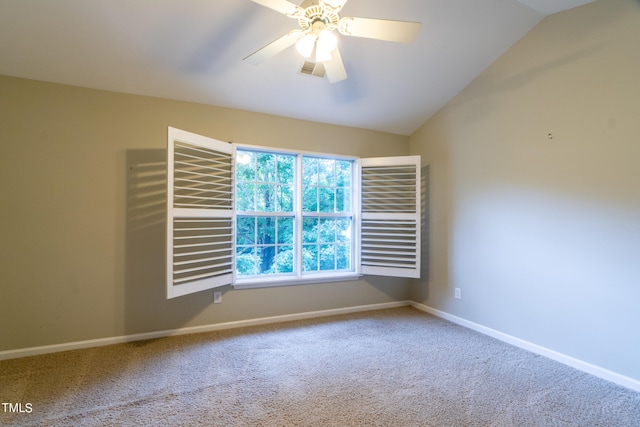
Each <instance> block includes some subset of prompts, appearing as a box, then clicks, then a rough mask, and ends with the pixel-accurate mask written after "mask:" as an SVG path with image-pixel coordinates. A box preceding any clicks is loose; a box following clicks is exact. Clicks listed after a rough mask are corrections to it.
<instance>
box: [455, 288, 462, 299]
mask: <svg viewBox="0 0 640 427" xmlns="http://www.w3.org/2000/svg"><path fill="white" fill-rule="evenodd" d="M454 292H455V294H454V296H455V297H456V299H460V298H462V293H461V292H460V288H455V290H454Z"/></svg>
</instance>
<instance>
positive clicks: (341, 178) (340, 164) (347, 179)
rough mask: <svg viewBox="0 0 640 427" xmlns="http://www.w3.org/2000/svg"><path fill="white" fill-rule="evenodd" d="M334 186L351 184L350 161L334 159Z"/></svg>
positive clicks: (348, 185)
mask: <svg viewBox="0 0 640 427" xmlns="http://www.w3.org/2000/svg"><path fill="white" fill-rule="evenodd" d="M336 186H337V187H350V186H351V162H350V161H345V160H337V161H336Z"/></svg>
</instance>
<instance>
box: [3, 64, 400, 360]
mask: <svg viewBox="0 0 640 427" xmlns="http://www.w3.org/2000/svg"><path fill="white" fill-rule="evenodd" d="M168 126H173V127H177V128H181V129H185V130H189V131H192V132H196V133H200V134H203V135H206V136H211V137H214V138H217V139H221V140H226V141H234V142H238V143H246V144H254V145H266V146H274V147H284V148H294V149H295V148H297V149H304V150H310V151H322V152H331V153H336V154H348V155H356V156H363V157H366V156H386V155H406V154H407V153H408V151H409V139H408V137H404V136H397V135H390V134H384V133H379V132H371V131H366V130H360V129H353V128H346V127H340V126H330V125H323V124H317V123H311V122H304V121H299V120H290V119H284V118H279V117H274V116H267V115H262V114H254V113H249V112H242V111H237V110H231V109H224V108H215V107H210V106H205V105H198V104H190V103H184V102H177V101H170V100H163V99H156V98H149V97H140V96H132V95H123V94H116V93H110V92H103V91H96V90H88V89H82V88H76V87H70V86H63V85H55V84H49V83H42V82H35V81H29V80H22V79H16V78H11V77H5V76H0V141H1V144H2V155H0V194H2V209H1V210H0V220H1V221H0V241H1V244H0V262H1V265H2V268H1V269H0V324H1V325H2V328H0V351H1V350H9V349H18V348H25V347H32V346H40V345H49V344H57V343H66V342H73V341H80V340H88V339H98V338H105V337H113V336H120V335H125V334H135V333H142V332H150V331H160V330H166V329H175V328H180V327H184V326H197V325H206V324H215V323H220V322H227V321H233V320H242V319H251V318H258V317H265V316H274V315H282V314H290V313H299V312H306V311H313V310H323V309H331V308H339V307H347V306H357V305H364V304H374V303H383V302H389V301H396V300H405V299H406V298H407V297H408V284H407V282H406V280H394V279H382V278H375V277H368V278H365V280H361V281H354V282H346V283H332V284H318V285H307V286H292V287H282V288H270V289H259V290H243V291H234V290H231V289H230V288H228V287H227V288H224V290H225V293H224V296H223V303H222V304H220V305H218V304H216V305H215V306H214V305H213V304H212V302H213V293H212V292H201V293H198V294H195V295H190V296H185V297H181V298H177V299H175V300H171V301H167V300H166V299H165V283H164V282H165V273H164V271H165V261H164V259H165V255H164V239H165V223H164V221H165V220H164V215H165V208H164V203H165V194H164V171H165V164H164V162H165V157H166V139H167V127H168Z"/></svg>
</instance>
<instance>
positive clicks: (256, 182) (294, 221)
mask: <svg viewBox="0 0 640 427" xmlns="http://www.w3.org/2000/svg"><path fill="white" fill-rule="evenodd" d="M419 173H420V164H419V157H417V156H408V157H392V158H377V159H356V158H346V157H339V156H332V155H321V154H309V153H300V152H290V151H284V150H282V151H280V150H277V149H265V148H250V147H241V146H238V147H235V146H234V145H232V144H228V143H225V142H221V141H216V140H213V139H211V138H206V137H203V136H199V135H195V134H192V133H189V132H185V131H181V130H179V129H174V128H169V140H168V179H167V195H168V197H167V213H168V218H167V297H168V298H173V297H177V296H180V295H185V294H189V293H193V292H198V291H201V290H205V289H210V288H214V287H218V286H224V285H228V284H233V285H234V286H235V287H249V286H261V285H262V286H264V285H268V286H275V285H280V284H292V283H301V282H302V283H304V282H312V281H319V280H340V279H342V280H344V279H345V278H348V277H354V278H355V277H358V275H361V274H377V275H393V276H402V277H418V275H419V270H420V254H419V247H420V242H419V236H420V229H419V227H420V203H419V194H420V189H419V188H418V187H419V183H420V177H419Z"/></svg>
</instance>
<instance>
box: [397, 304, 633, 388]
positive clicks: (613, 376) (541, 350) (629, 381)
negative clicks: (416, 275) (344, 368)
mask: <svg viewBox="0 0 640 427" xmlns="http://www.w3.org/2000/svg"><path fill="white" fill-rule="evenodd" d="M409 304H410V305H411V306H412V307H415V308H417V309H418V310H421V311H424V312H426V313H429V314H433V315H434V316H437V317H440V318H443V319H445V320H448V321H450V322H453V323H456V324H458V325H460V326H464V327H466V328H469V329H472V330H474V331H476V332H480V333H481V334H484V335H488V336H490V337H493V338H496V339H498V340H500V341H503V342H506V343H508V344H511V345H514V346H516V347H519V348H522V349H524V350H527V351H530V352H532V353H535V354H539V355H541V356H544V357H547V358H549V359H551V360H555V361H556V362H560V363H563V364H565V365H568V366H571V367H572V368H575V369H578V370H580V371H583V372H586V373H588V374H591V375H594V376H596V377H598V378H602V379H604V380H607V381H610V382H612V383H615V384H618V385H621V386H623V387H626V388H629V389H631V390H634V391H638V392H640V380H636V379H634V378H630V377H627V376H624V375H621V374H618V373H616V372H613V371H610V370H608V369H604V368H601V367H599V366H596V365H592V364H590V363H587V362H584V361H582V360H579V359H576V358H573V357H571V356H567V355H565V354H562V353H558V352H557V351H554V350H550V349H548V348H546V347H542V346H540V345H537V344H533V343H531V342H528V341H525V340H522V339H520V338H516V337H514V336H511V335H508V334H505V333H503V332H500V331H496V330H495V329H491V328H488V327H486V326H482V325H480V324H478V323H474V322H471V321H469V320H465V319H463V318H461V317H458V316H454V315H452V314H449V313H446V312H444V311H440V310H437V309H435V308H432V307H429V306H427V305H424V304H419V303H417V302H414V301H411V302H410V303H409Z"/></svg>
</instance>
